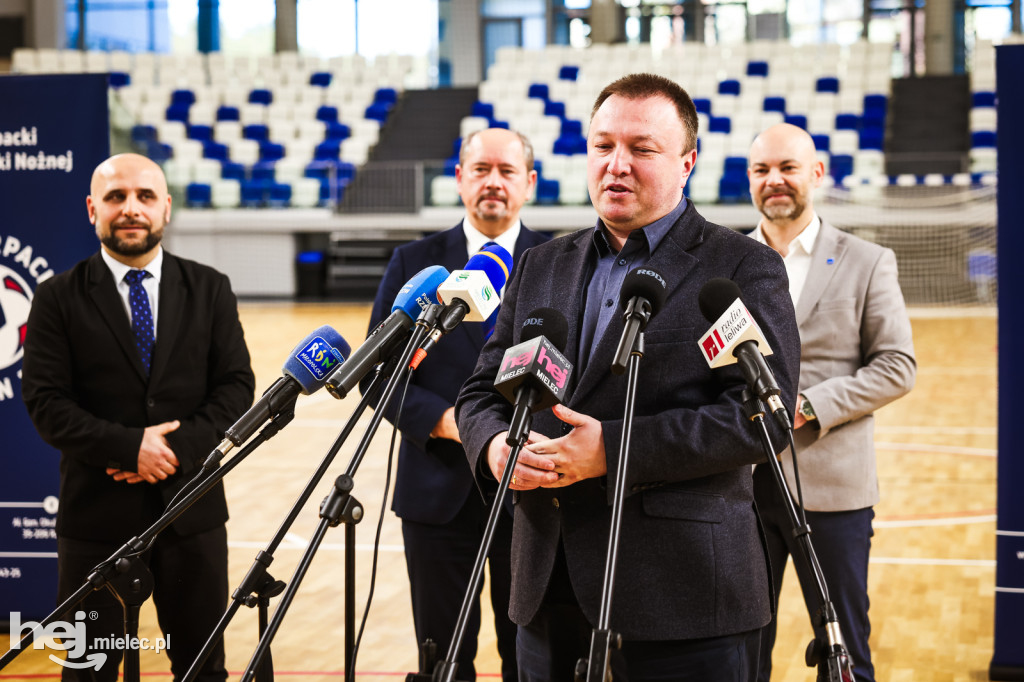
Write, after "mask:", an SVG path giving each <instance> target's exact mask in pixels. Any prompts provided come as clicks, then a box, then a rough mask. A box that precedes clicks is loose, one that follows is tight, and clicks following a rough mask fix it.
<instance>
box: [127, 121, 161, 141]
mask: <svg viewBox="0 0 1024 682" xmlns="http://www.w3.org/2000/svg"><path fill="white" fill-rule="evenodd" d="M131 137H132V142H134V143H135V144H139V145H144V144H145V143H147V142H155V141H156V127H155V126H151V125H148V124H141V123H140V124H139V125H134V126H132V131H131Z"/></svg>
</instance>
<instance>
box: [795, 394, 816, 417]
mask: <svg viewBox="0 0 1024 682" xmlns="http://www.w3.org/2000/svg"><path fill="white" fill-rule="evenodd" d="M799 411H800V414H801V416H803V418H804V419H806V420H807V421H809V422H812V421H814V420H815V419H817V418H818V415H816V414H814V408H813V407H811V401H810V400H808V399H807V396H805V395H804V394H803V393H801V394H800V408H799Z"/></svg>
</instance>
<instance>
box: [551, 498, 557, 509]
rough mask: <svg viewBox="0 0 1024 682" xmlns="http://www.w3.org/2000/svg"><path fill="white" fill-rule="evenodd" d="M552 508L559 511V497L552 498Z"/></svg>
mask: <svg viewBox="0 0 1024 682" xmlns="http://www.w3.org/2000/svg"><path fill="white" fill-rule="evenodd" d="M551 506H552V507H554V508H555V509H558V498H557V497H552V498H551Z"/></svg>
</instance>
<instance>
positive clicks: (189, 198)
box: [185, 182, 213, 208]
mask: <svg viewBox="0 0 1024 682" xmlns="http://www.w3.org/2000/svg"><path fill="white" fill-rule="evenodd" d="M212 193H213V192H212V189H211V188H210V186H209V185H207V184H206V183H205V182H192V183H189V185H188V187H186V188H185V203H186V204H188V205H189V206H191V207H192V208H209V207H210V200H211V195H212Z"/></svg>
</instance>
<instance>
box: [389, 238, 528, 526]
mask: <svg viewBox="0 0 1024 682" xmlns="http://www.w3.org/2000/svg"><path fill="white" fill-rule="evenodd" d="M547 240H548V237H547V236H545V235H542V234H539V233H537V232H532V231H530V230H527V229H526V228H523V229H522V230H521V231H520V233H519V239H518V240H517V241H516V248H515V253H514V254H512V257H513V264H515V263H518V262H519V259H520V258H522V256H523V252H524V251H526V249H528V248H530V247H531V246H536V245H537V244H541V243H543V242H545V241H547ZM467 260H469V254H468V253H467V252H466V238H465V234H464V232H463V230H462V223H459V224H458V225H456V226H455V227H454V228H452V229H450V230H446V231H444V232H438V233H435V234H432V235H429V236H427V237H424V238H423V239H420V240H417V241H415V242H411V243H409V244H404V245H402V246H400V247H398V248H397V249H395V252H394V254H393V255H392V256H391V261H390V262H389V263H388V268H387V271H386V272H385V273H384V278H383V280H382V281H381V283H380V287H379V288H378V289H377V298H376V300H375V301H374V303H373V312H372V314H371V315H370V329H371V330H372V329H373V328H374V327H376V326H377V325H378V324H379V323H380V321H381V320H383V319H384V318H385V317H387V316H388V315H389V314H390V313H391V305H392V304H393V303H394V300H395V296H397V295H398V291H399V289H401V288H402V285H403V284H405V283H406V281H407V280H408V279H409V278H410V277H412V276H413V275H415V274H416V273H417V272H419V271H420V270H422V269H423V268H425V267H428V266H431V265H443V266H444V267H446V268H447V269H448V270H449V271H451V270H457V269H459V268H462V267H464V266H465V265H466V261H467ZM483 345H484V330H483V324H482V323H480V322H465V323H463V324H461V325H459V326H458V327H456V328H455V330H454V331H452V332H451V333H450V334H448V335H447V336H445V337H444V338H443V339H442V340H441V342H440V343H438V344H437V345H436V346H435V347H434V348H433V349H432V350H431V351H430V355H429V356H428V357H427V359H426V360H424V361H423V364H422V365H420V367H419V369H418V370H416V372H415V373H414V374H413V378H412V383H411V384H410V386H409V392H408V394H407V395H406V397H405V405H404V406H403V408H402V414H401V417H400V418H399V421H398V428H399V430H401V432H402V445H401V448H400V449H399V454H398V473H397V475H396V482H395V498H394V504H393V506H392V508H393V509H394V511H395V513H396V514H398V516H399V517H401V518H403V519H408V520H410V521H414V522H418V523H432V524H443V523H448V522H449V521H451V520H452V519H453V518H454V517H455V514H456V513H457V512H458V511H459V509H461V508H462V505H463V503H465V501H466V496H467V495H469V494H470V491H471V490H472V489H473V476H472V474H471V472H470V470H469V466H468V465H467V463H466V453H465V451H464V450H463V449H462V446H461V445H459V444H458V443H456V442H455V441H452V440H446V439H435V438H430V432H431V431H432V430H433V428H434V426H435V425H436V424H437V421H438V420H439V419H440V418H441V415H442V414H443V413H444V411H445V410H446V409H448V408H449V407H451V406H452V405H454V404H455V398H456V396H458V394H459V388H461V387H462V383H463V382H464V381H465V380H466V378H467V377H469V375H470V374H472V373H473V368H474V367H475V366H476V359H477V356H478V355H479V354H480V349H481V348H483ZM398 400H399V396H397V395H396V397H395V402H394V403H393V404H392V406H391V409H389V410H388V417H389V419H391V418H392V417H393V414H394V408H395V406H396V405H397V402H398Z"/></svg>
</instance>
